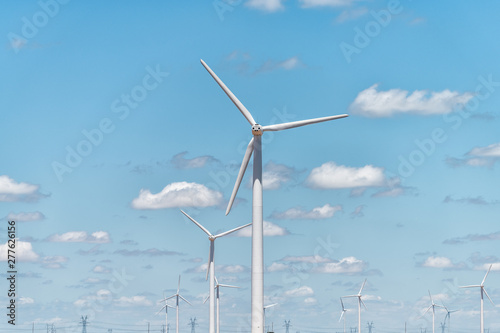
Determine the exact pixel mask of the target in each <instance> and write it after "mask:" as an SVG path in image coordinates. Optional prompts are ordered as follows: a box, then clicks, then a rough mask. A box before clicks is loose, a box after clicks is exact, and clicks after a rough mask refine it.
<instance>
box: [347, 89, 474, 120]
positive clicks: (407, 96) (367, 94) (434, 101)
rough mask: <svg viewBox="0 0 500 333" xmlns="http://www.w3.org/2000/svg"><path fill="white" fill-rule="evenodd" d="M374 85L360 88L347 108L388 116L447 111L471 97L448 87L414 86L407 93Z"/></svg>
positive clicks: (445, 112)
mask: <svg viewBox="0 0 500 333" xmlns="http://www.w3.org/2000/svg"><path fill="white" fill-rule="evenodd" d="M377 88H378V84H374V85H373V86H371V87H370V88H368V89H365V90H363V91H362V92H360V93H359V94H358V96H356V99H355V100H354V102H353V103H352V104H351V105H350V107H349V108H350V110H351V112H352V113H353V114H358V115H361V116H365V117H390V116H392V115H395V114H398V113H412V114H419V115H436V114H447V113H450V112H452V111H453V110H455V109H457V108H459V107H460V106H462V105H464V104H465V103H467V102H468V101H469V100H470V99H471V98H472V97H474V95H473V94H471V93H468V92H466V93H463V94H460V93H458V92H456V91H450V90H443V91H440V92H429V91H425V90H415V91H414V92H412V93H410V92H409V91H407V90H401V89H391V90H387V91H378V90H377Z"/></svg>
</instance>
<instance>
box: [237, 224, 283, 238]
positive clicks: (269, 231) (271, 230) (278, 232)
mask: <svg viewBox="0 0 500 333" xmlns="http://www.w3.org/2000/svg"><path fill="white" fill-rule="evenodd" d="M288 234H289V232H288V230H286V229H285V228H282V227H280V226H279V225H276V224H274V223H271V222H268V221H264V236H285V235H288ZM235 236H238V237H252V228H251V227H248V228H243V229H241V230H238V231H237V232H236V233H235Z"/></svg>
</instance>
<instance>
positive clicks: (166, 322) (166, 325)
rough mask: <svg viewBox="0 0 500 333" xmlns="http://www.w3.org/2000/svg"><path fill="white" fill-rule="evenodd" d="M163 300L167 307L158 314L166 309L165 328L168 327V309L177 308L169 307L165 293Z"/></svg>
mask: <svg viewBox="0 0 500 333" xmlns="http://www.w3.org/2000/svg"><path fill="white" fill-rule="evenodd" d="M163 300H164V301H165V305H164V306H163V307H162V308H161V309H160V311H158V312H157V313H156V314H159V313H160V312H161V310H163V309H165V327H168V308H172V309H173V308H175V306H171V305H168V303H167V299H166V298H165V293H163Z"/></svg>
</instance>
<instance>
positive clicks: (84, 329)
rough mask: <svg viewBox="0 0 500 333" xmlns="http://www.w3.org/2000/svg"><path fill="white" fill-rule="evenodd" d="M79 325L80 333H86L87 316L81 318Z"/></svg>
mask: <svg viewBox="0 0 500 333" xmlns="http://www.w3.org/2000/svg"><path fill="white" fill-rule="evenodd" d="M80 324H82V333H87V324H88V323H87V316H85V318H84V317H83V316H82V321H81V322H80Z"/></svg>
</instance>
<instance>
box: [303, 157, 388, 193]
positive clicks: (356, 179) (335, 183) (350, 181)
mask: <svg viewBox="0 0 500 333" xmlns="http://www.w3.org/2000/svg"><path fill="white" fill-rule="evenodd" d="M306 183H307V185H308V186H309V187H311V188H317V189H340V188H353V187H378V186H386V185H387V180H386V177H385V176H384V169H383V168H378V167H374V166H372V165H365V166H364V167H361V168H354V167H347V166H344V165H337V164H335V162H326V163H324V164H323V165H321V166H320V167H317V168H314V169H313V170H312V171H311V173H310V174H309V176H308V177H307V179H306Z"/></svg>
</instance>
